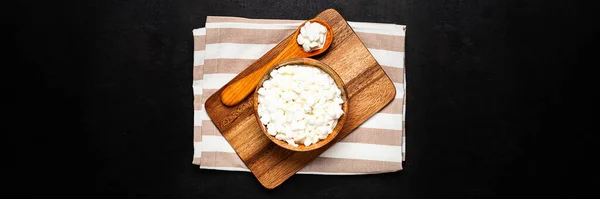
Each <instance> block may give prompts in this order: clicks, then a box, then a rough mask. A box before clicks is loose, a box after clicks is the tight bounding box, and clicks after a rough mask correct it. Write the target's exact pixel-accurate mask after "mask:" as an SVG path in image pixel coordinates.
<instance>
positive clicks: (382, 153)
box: [192, 16, 406, 175]
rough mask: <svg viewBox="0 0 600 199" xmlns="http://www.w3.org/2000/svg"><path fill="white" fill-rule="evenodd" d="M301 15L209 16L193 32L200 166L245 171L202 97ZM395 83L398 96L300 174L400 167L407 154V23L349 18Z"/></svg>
mask: <svg viewBox="0 0 600 199" xmlns="http://www.w3.org/2000/svg"><path fill="white" fill-rule="evenodd" d="M302 22H303V21H301V20H266V19H247V18H239V17H216V16H209V17H208V18H207V20H206V26H205V28H199V29H195V30H193V31H192V32H193V36H194V66H193V80H194V81H193V86H192V87H193V90H194V158H193V164H196V165H200V168H203V169H217V170H233V171H249V170H248V169H247V167H246V165H244V163H243V162H242V161H241V159H240V158H239V157H238V156H237V154H236V153H235V151H234V150H233V148H232V147H231V146H230V145H229V143H228V142H227V141H226V140H225V138H223V136H222V135H221V133H220V132H219V130H218V129H217V128H216V127H215V125H214V124H213V123H212V122H211V120H210V118H209V117H208V115H207V114H206V112H205V111H204V108H203V107H204V102H205V101H206V100H207V99H208V97H210V96H211V95H212V94H213V93H215V92H216V91H217V90H218V89H220V88H221V87H222V86H223V85H225V84H226V83H227V82H229V81H230V80H231V79H233V78H234V77H235V76H236V75H237V74H238V73H239V72H241V71H243V70H244V69H245V68H246V67H248V66H249V65H250V64H251V63H252V62H254V61H255V60H257V59H258V58H260V57H261V56H262V55H263V54H265V53H266V52H267V51H269V50H270V49H271V48H273V47H274V46H275V45H276V44H277V43H279V42H280V41H282V40H283V39H284V38H286V37H287V36H288V35H290V34H292V33H293V32H294V30H295V29H296V28H297V27H298V26H299V25H300V24H301V23H302ZM348 23H349V24H350V26H351V27H352V28H353V29H354V31H355V32H356V33H357V34H358V36H359V38H360V39H361V40H362V41H363V43H364V44H365V45H366V46H367V48H368V49H369V51H370V52H371V53H372V54H373V56H374V57H375V59H376V60H377V62H379V64H380V65H381V66H382V67H383V69H384V71H385V72H386V73H387V75H388V76H389V77H390V78H391V79H392V81H393V82H394V85H395V86H396V98H395V99H394V100H393V101H392V102H391V103H390V104H389V105H388V106H386V107H385V108H384V109H382V110H381V111H380V112H379V113H377V114H375V115H374V116H373V117H371V118H370V119H369V120H367V121H366V122H365V123H363V124H362V125H361V126H360V127H359V128H357V129H356V130H354V131H353V132H352V133H351V134H350V135H348V136H347V137H346V138H344V139H343V140H341V141H340V142H338V143H336V144H335V145H333V146H332V147H331V148H329V149H328V150H327V151H326V152H325V153H323V154H321V156H320V157H319V158H317V159H315V160H314V161H313V162H311V163H310V164H309V165H307V166H306V167H305V168H304V169H302V170H301V171H299V172H298V173H299V174H303V173H304V174H331V175H342V174H369V173H385V172H393V171H398V170H402V161H403V160H404V157H405V152H406V150H405V136H404V130H403V129H404V110H405V100H404V96H405V95H404V94H405V88H406V84H405V81H404V79H405V75H404V38H405V32H406V26H404V25H396V24H381V23H364V22H348Z"/></svg>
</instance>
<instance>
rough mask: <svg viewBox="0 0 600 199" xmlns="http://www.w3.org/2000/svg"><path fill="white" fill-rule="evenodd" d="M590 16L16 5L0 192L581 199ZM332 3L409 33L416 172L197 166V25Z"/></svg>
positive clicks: (537, 7)
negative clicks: (577, 126) (269, 181)
mask: <svg viewBox="0 0 600 199" xmlns="http://www.w3.org/2000/svg"><path fill="white" fill-rule="evenodd" d="M581 7H582V6H581V5H578V4H577V3H576V2H571V1H561V2H559V3H553V2H548V1H516V0H514V1H510V0H509V1H483V0H479V1H461V0H445V1H438V0H432V1H426V0H407V1H390V0H384V1H368V0H359V1H351V2H349V1H348V2H347V1H341V0H338V1H331V0H329V1H312V2H306V1H292V0H285V1H242V0H209V1H201V0H189V1H175V0H171V1H156V0H129V1H127V0H98V1H72V2H65V1H63V2H54V1H40V2H32V1H25V2H20V3H17V4H16V5H14V7H13V5H6V6H4V7H3V10H5V11H4V12H3V15H5V14H8V15H7V16H6V17H2V20H3V27H4V28H5V29H6V30H8V31H3V32H4V33H3V34H7V32H8V35H6V36H5V37H4V38H8V41H7V42H8V43H9V44H12V45H4V46H7V47H9V48H10V49H7V50H5V51H9V52H10V53H9V54H5V55H4V56H6V57H5V60H10V62H8V61H7V62H6V64H3V65H4V66H3V67H4V68H9V69H16V71H17V72H16V73H13V72H12V70H10V72H6V73H4V72H3V73H2V75H3V78H2V81H3V87H4V88H5V90H6V91H8V92H9V93H8V94H7V95H5V96H6V97H5V99H4V100H8V101H7V103H3V104H4V105H5V107H6V109H5V111H4V114H5V115H7V116H8V118H9V120H4V121H8V122H5V124H8V125H2V126H4V127H2V128H3V132H2V133H3V134H4V135H5V138H4V139H3V141H4V143H5V144H4V146H7V149H6V150H3V152H4V153H6V154H5V155H3V157H5V158H4V159H5V161H3V162H4V163H3V169H2V172H3V175H2V176H3V177H2V178H3V180H5V181H6V182H7V184H8V186H3V188H2V189H3V191H10V192H20V193H24V194H35V195H37V194H39V195H40V196H48V195H53V194H57V195H78V196H80V197H83V198H90V197H93V196H98V197H101V198H114V197H120V196H122V197H129V198H137V197H149V196H150V197H151V196H159V197H164V198H202V197H208V198H212V197H216V198H255V197H260V198H263V197H291V198H295V197H299V198H348V197H353V196H356V197H358V198H392V197H393V198H449V197H455V198H506V197H511V198H512V197H517V196H531V197H536V198H537V197H545V196H570V197H573V196H576V195H577V193H576V192H574V193H571V192H567V190H566V189H567V186H568V185H570V184H572V183H573V181H571V180H572V179H571V178H570V176H569V174H570V173H572V172H575V170H578V168H577V167H575V165H574V164H573V163H575V162H577V160H578V158H579V156H580V154H581V153H579V151H580V150H582V149H583V147H584V146H582V145H579V146H573V147H566V144H569V143H574V140H572V138H570V137H573V136H566V134H567V133H568V132H569V131H570V130H573V129H572V127H571V126H570V125H571V120H573V117H571V116H572V115H573V112H572V109H571V108H569V107H568V106H567V105H566V104H572V102H567V100H570V99H571V98H568V97H567V96H571V95H572V91H571V89H568V88H571V86H569V87H567V85H569V84H570V82H571V69H572V68H575V67H580V66H582V64H583V62H582V61H580V59H583V56H581V54H580V53H582V52H585V51H587V50H586V49H589V48H591V46H590V45H580V44H582V43H584V42H583V41H584V39H583V38H584V37H585V36H591V33H589V32H586V31H585V30H584V29H585V28H586V27H589V26H593V25H591V24H594V23H593V22H591V21H588V22H585V20H590V19H592V17H591V16H590V13H589V12H581V11H579V9H580V8H581ZM13 8H14V9H13ZM326 8H335V9H337V10H338V11H339V12H340V13H341V14H342V15H343V16H344V17H345V18H346V19H347V20H349V21H367V22H388V23H397V24H404V25H407V26H408V27H407V37H406V38H407V39H406V72H407V80H406V81H407V86H408V88H407V92H408V93H407V95H406V97H407V110H406V131H407V143H408V144H407V161H406V162H405V164H404V167H405V168H404V170H403V171H400V172H396V173H388V174H378V175H365V176H315V175H295V176H293V177H292V178H290V179H289V180H288V181H286V182H285V183H284V184H282V185H281V186H280V187H278V188H276V189H275V190H271V191H269V190H266V189H264V188H262V186H261V185H260V184H259V183H258V182H257V181H256V179H254V177H253V176H252V175H251V174H250V173H245V172H224V171H210V170H200V169H199V168H198V167H197V166H195V165H192V164H191V162H192V152H193V146H192V142H191V141H192V124H193V121H192V118H193V112H192V102H193V96H192V89H191V84H192V54H193V40H192V33H191V30H192V29H194V28H200V27H202V26H203V24H204V23H205V20H206V16H207V15H223V16H226V15H228V16H241V17H250V18H273V19H276V18H285V19H308V18H312V17H313V16H314V15H316V14H318V13H319V12H320V11H322V10H324V9H326ZM575 22H576V23H575ZM577 24H587V25H583V26H582V25H577ZM11 33H12V34H11ZM5 44H6V43H5ZM15 63H16V64H15ZM398 122H400V121H398ZM6 135H8V137H6ZM547 147H548V148H547ZM3 184H4V183H3ZM80 194H81V195H80Z"/></svg>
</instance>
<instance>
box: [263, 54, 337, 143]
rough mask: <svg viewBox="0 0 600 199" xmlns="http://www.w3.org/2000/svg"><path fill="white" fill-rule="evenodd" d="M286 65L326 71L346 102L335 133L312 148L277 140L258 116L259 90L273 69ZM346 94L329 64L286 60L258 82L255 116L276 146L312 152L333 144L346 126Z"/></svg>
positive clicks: (310, 60) (316, 61) (302, 59)
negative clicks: (332, 141) (311, 67)
mask: <svg viewBox="0 0 600 199" xmlns="http://www.w3.org/2000/svg"><path fill="white" fill-rule="evenodd" d="M286 65H307V66H313V67H317V68H319V69H321V70H323V71H325V72H326V73H327V74H329V75H330V76H331V77H332V78H333V80H334V81H335V84H336V85H337V87H338V88H339V89H340V91H341V92H342V93H341V97H342V100H344V103H343V104H342V110H343V111H344V114H342V116H340V118H339V119H338V122H337V124H336V126H335V127H334V128H333V131H332V132H331V133H330V134H329V135H328V136H327V138H325V139H323V140H319V141H318V142H317V143H314V144H311V145H310V146H304V144H298V147H294V146H292V145H289V144H288V143H287V142H285V141H283V140H278V139H276V138H275V136H272V135H269V133H268V132H267V127H266V126H264V125H263V124H262V122H261V121H260V116H259V115H258V89H260V88H261V87H262V85H263V82H264V81H265V80H267V79H269V78H271V75H270V74H271V71H273V69H276V68H279V67H282V66H286ZM346 93H347V92H346V88H345V87H344V82H343V81H342V78H340V76H339V75H338V74H337V73H336V72H335V71H334V70H333V69H332V68H330V67H329V66H328V65H327V64H325V63H323V62H320V61H318V60H315V59H311V58H293V59H287V60H284V61H282V62H280V63H278V64H275V65H274V66H273V67H271V68H270V69H269V70H268V71H267V73H265V75H264V76H263V77H262V78H261V79H260V81H259V82H258V85H257V86H256V89H255V91H254V96H253V100H254V102H253V103H254V106H253V108H254V116H255V117H256V121H257V122H258V126H260V128H261V130H262V132H263V133H264V134H265V136H267V137H268V138H269V139H270V140H271V141H272V142H274V143H275V144H277V145H279V146H280V147H283V148H286V149H289V150H292V151H311V150H315V149H318V148H321V147H322V146H324V145H326V144H327V143H329V142H331V140H333V139H334V138H335V137H336V136H337V134H338V132H339V131H340V130H341V129H342V127H343V126H344V123H345V122H346V115H347V113H348V97H347V94H346Z"/></svg>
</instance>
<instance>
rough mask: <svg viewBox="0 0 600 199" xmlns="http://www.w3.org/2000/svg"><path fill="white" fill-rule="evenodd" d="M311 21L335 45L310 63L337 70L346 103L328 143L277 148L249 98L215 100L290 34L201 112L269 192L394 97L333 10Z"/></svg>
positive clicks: (385, 78)
mask: <svg viewBox="0 0 600 199" xmlns="http://www.w3.org/2000/svg"><path fill="white" fill-rule="evenodd" d="M315 19H320V20H323V21H325V22H327V23H328V24H329V25H330V26H331V28H332V30H333V34H334V40H333V42H332V43H331V46H330V47H329V49H328V51H327V52H326V53H324V54H322V55H319V56H316V57H314V58H315V59H317V60H319V61H321V62H323V63H326V64H327V65H329V66H330V67H331V68H332V69H333V70H335V71H336V73H337V74H338V75H339V77H340V78H341V79H342V80H343V81H344V84H345V88H346V91H347V98H348V111H347V117H346V123H345V124H344V126H343V127H342V129H341V130H340V132H339V133H338V135H337V136H336V137H335V139H333V140H332V141H331V142H330V143H329V144H327V145H325V146H323V147H321V148H319V149H316V150H312V151H307V152H297V151H291V150H287V149H285V148H282V147H280V146H278V145H276V144H274V143H273V142H271V140H270V139H269V138H268V137H267V136H265V134H263V132H262V130H261V128H260V127H259V125H258V123H257V122H256V117H255V116H254V111H253V100H252V97H247V98H245V99H244V100H243V101H242V102H240V103H239V104H237V105H235V106H226V105H224V104H223V103H222V102H221V100H220V93H221V92H222V91H223V88H225V87H227V86H228V85H229V84H231V83H232V82H236V81H238V80H240V79H242V78H244V77H246V76H248V75H249V74H251V73H252V72H253V71H255V70H257V69H258V68H260V67H261V66H263V65H265V64H266V63H268V62H269V61H270V60H271V59H273V58H275V57H277V55H278V54H279V52H281V51H282V50H283V49H284V48H285V46H286V44H288V43H289V41H290V40H291V39H292V37H293V34H292V35H290V36H289V37H287V38H286V39H284V40H283V41H282V42H280V43H279V44H278V45H276V46H275V47H274V48H273V49H271V50H270V51H269V52H267V53H266V54H265V55H263V56H262V57H261V58H260V59H258V60H257V61H256V62H255V63H254V64H252V65H250V66H249V67H248V68H247V69H246V70H244V71H242V72H241V73H240V74H239V75H238V76H236V77H235V78H234V79H232V80H231V81H230V82H229V83H228V84H227V85H225V86H224V87H223V88H221V89H219V90H218V91H217V92H215V93H214V94H213V95H211V96H210V97H209V98H208V100H207V101H206V103H205V108H206V112H207V113H208V115H209V117H210V118H211V119H212V121H213V123H214V124H215V126H216V127H217V128H218V129H219V131H220V132H221V134H223V136H224V137H225V139H227V141H228V142H229V144H230V145H231V146H232V147H233V149H234V150H235V151H236V152H237V154H238V156H239V157H240V158H241V159H242V161H243V162H244V163H245V164H246V166H247V167H248V169H250V171H251V172H252V174H254V176H255V177H256V178H257V179H258V181H259V182H260V183H261V184H262V185H263V186H264V187H266V188H268V189H273V188H275V187H277V186H279V185H280V184H281V183H283V182H284V181H285V180H287V179H288V178H290V177H291V176H292V175H294V174H295V173H296V172H298V171H299V170H300V169H302V168H303V167H304V166H306V165H307V164H308V163H310V162H311V161H313V160H314V159H315V158H317V157H318V156H319V155H320V154H322V153H323V152H324V151H325V150H327V149H328V148H329V147H331V145H332V144H334V143H336V142H337V141H339V140H341V139H342V138H344V137H345V136H347V135H348V134H350V133H351V132H352V130H354V129H356V128H357V127H358V126H359V125H360V124H362V123H363V122H365V121H366V120H367V119H369V118H370V117H371V116H373V115H374V114H375V113H377V112H378V111H379V110H381V109H382V108H383V107H385V106H386V105H387V104H388V103H389V102H391V101H392V99H393V98H394V96H395V94H396V89H395V88H394V84H393V83H392V81H391V80H390V78H389V77H388V76H387V75H386V74H385V72H384V71H383V69H382V68H381V66H380V65H379V64H378V63H377V61H376V60H375V58H374V57H373V56H372V55H371V54H370V53H369V51H368V50H367V48H366V47H365V45H364V44H363V43H362V42H361V40H360V39H359V38H358V36H357V35H356V33H354V31H353V30H352V28H350V26H349V25H348V23H347V22H346V20H344V18H343V17H342V16H341V15H340V14H339V13H338V12H337V11H335V10H333V9H328V10H325V11H323V12H321V13H320V14H319V15H317V16H316V17H315Z"/></svg>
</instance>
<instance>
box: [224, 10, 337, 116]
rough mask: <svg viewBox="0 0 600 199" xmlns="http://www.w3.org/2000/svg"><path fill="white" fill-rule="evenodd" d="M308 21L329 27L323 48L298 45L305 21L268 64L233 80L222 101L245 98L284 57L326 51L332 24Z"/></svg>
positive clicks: (331, 34)
mask: <svg viewBox="0 0 600 199" xmlns="http://www.w3.org/2000/svg"><path fill="white" fill-rule="evenodd" d="M307 22H311V23H313V22H317V23H319V24H321V25H323V26H325V28H327V36H326V39H325V43H324V44H323V48H321V49H318V50H314V51H311V52H306V51H304V49H303V48H302V46H300V45H298V42H297V41H296V40H297V38H298V34H300V28H302V27H303V26H304V24H305V23H306V22H304V23H302V25H300V27H299V28H298V29H297V30H296V32H294V35H293V36H292V39H291V40H290V41H289V42H288V43H287V45H286V46H285V47H284V49H283V50H282V51H281V52H280V53H279V54H278V55H277V56H276V57H275V58H273V59H271V60H270V61H269V62H268V63H267V64H265V65H263V66H261V67H260V68H258V69H256V70H255V71H254V72H252V73H251V74H250V75H248V76H246V77H244V78H242V79H240V80H238V81H237V82H233V83H231V84H229V86H227V88H225V89H224V90H223V92H221V102H223V104H225V105H227V106H234V105H236V104H238V103H240V102H241V101H242V100H244V99H245V98H246V97H247V96H248V95H249V94H250V93H252V91H254V90H255V88H256V85H257V84H258V81H260V79H261V78H262V77H263V76H264V74H265V72H267V71H268V70H269V69H270V68H271V67H272V66H273V65H275V64H277V63H279V62H280V61H282V60H284V59H289V58H305V57H312V56H315V55H319V54H321V53H323V52H325V51H326V50H327V49H328V48H329V46H330V45H331V41H332V40H333V30H331V26H329V24H327V23H325V22H324V21H321V20H318V19H312V20H308V21H307Z"/></svg>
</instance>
